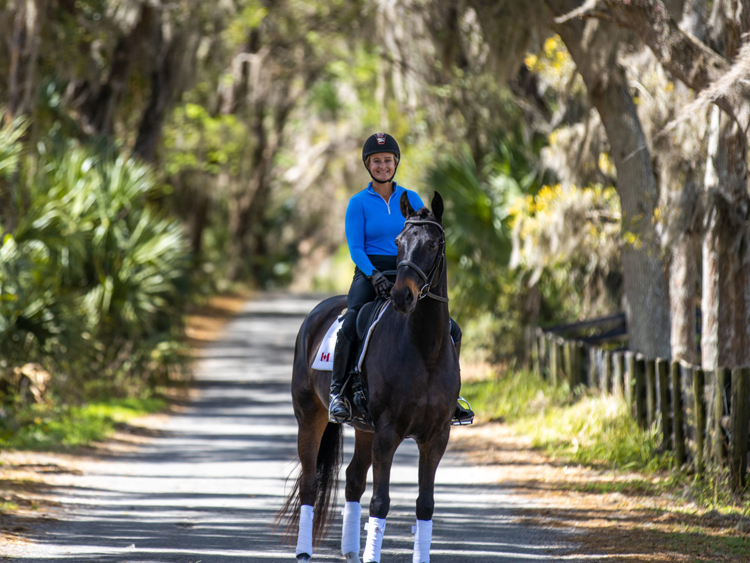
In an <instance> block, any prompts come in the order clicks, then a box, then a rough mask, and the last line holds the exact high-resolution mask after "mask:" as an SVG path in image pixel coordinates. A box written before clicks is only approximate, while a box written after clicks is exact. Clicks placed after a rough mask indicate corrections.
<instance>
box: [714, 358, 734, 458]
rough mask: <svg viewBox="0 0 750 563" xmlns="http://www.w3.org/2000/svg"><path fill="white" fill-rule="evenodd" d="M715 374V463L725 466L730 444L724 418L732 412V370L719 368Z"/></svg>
mask: <svg viewBox="0 0 750 563" xmlns="http://www.w3.org/2000/svg"><path fill="white" fill-rule="evenodd" d="M714 374H715V375H714V420H713V453H714V463H715V464H716V465H717V466H718V467H723V466H724V465H726V462H727V453H728V452H729V444H728V443H727V437H726V433H725V432H724V425H723V424H722V419H723V418H724V417H725V416H728V415H729V413H730V412H731V408H730V402H731V384H732V372H731V371H730V370H729V368H718V369H717V370H716V371H715V372H714Z"/></svg>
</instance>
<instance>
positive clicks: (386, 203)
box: [370, 182, 397, 215]
mask: <svg viewBox="0 0 750 563" xmlns="http://www.w3.org/2000/svg"><path fill="white" fill-rule="evenodd" d="M370 187H371V188H372V192H373V193H374V194H375V195H376V196H378V197H379V198H380V199H382V200H383V203H385V206H386V207H387V208H388V215H390V214H391V199H393V196H394V195H396V187H397V186H396V183H395V182H394V183H393V193H392V194H391V197H390V199H389V200H388V201H386V200H385V198H384V197H383V196H382V195H380V194H379V193H378V192H376V191H375V188H373V187H372V182H370Z"/></svg>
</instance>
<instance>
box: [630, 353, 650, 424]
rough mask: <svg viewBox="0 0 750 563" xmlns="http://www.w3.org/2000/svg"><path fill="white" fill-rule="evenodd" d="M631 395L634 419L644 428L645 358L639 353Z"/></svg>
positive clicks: (645, 417)
mask: <svg viewBox="0 0 750 563" xmlns="http://www.w3.org/2000/svg"><path fill="white" fill-rule="evenodd" d="M633 395H634V399H635V419H636V420H637V421H638V426H640V427H641V428H646V424H647V420H648V416H647V413H646V360H645V359H644V358H643V356H641V355H640V354H638V355H637V356H636V358H635V384H634V387H633Z"/></svg>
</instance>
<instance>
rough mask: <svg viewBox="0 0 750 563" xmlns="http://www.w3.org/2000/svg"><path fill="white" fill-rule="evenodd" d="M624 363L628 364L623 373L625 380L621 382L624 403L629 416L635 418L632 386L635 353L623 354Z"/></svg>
mask: <svg viewBox="0 0 750 563" xmlns="http://www.w3.org/2000/svg"><path fill="white" fill-rule="evenodd" d="M625 356H626V362H627V364H628V367H627V370H626V371H625V380H624V381H623V387H624V389H623V391H624V393H625V403H626V404H627V405H628V409H629V410H630V415H631V416H635V413H634V412H633V385H634V384H635V383H634V381H635V352H630V351H628V352H625Z"/></svg>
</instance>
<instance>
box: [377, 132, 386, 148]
mask: <svg viewBox="0 0 750 563" xmlns="http://www.w3.org/2000/svg"><path fill="white" fill-rule="evenodd" d="M375 138H376V139H377V141H378V144H379V145H384V144H385V133H375Z"/></svg>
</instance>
